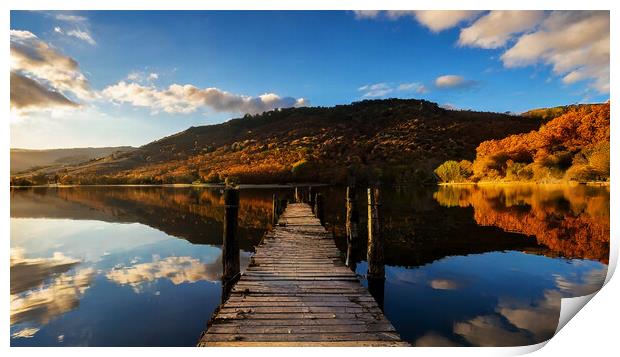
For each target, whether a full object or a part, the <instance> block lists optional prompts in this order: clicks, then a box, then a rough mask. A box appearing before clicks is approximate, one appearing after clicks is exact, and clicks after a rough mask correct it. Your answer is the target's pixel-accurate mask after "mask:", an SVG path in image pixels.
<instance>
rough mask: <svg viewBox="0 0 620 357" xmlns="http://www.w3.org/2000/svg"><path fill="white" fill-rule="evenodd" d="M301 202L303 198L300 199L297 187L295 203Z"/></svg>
mask: <svg viewBox="0 0 620 357" xmlns="http://www.w3.org/2000/svg"><path fill="white" fill-rule="evenodd" d="M299 202H301V198H300V197H299V190H298V189H297V186H295V203H299Z"/></svg>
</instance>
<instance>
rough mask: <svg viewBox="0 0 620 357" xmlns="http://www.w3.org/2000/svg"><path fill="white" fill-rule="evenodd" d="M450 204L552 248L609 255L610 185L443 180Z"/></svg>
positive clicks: (442, 198)
mask: <svg viewBox="0 0 620 357" xmlns="http://www.w3.org/2000/svg"><path fill="white" fill-rule="evenodd" d="M433 197H434V198H435V199H436V200H437V202H439V203H440V204H441V205H442V206H445V207H454V206H457V207H473V209H474V219H475V220H476V223H477V224H478V225H481V226H494V227H498V228H501V229H502V230H504V231H506V232H515V233H521V234H526V235H528V236H534V237H536V240H537V241H538V243H539V244H541V245H544V246H545V247H546V248H548V249H549V251H548V252H546V253H547V254H556V255H559V256H563V257H575V258H586V259H596V260H599V261H601V262H603V263H605V264H607V262H608V261H609V236H610V235H609V208H610V206H609V186H606V187H591V186H584V185H579V186H573V187H570V186H551V187H548V186H547V187H541V186H536V185H514V186H506V185H505V186H488V187H487V186H485V187H472V186H441V187H440V188H439V190H438V191H437V192H436V193H435V194H434V196H433Z"/></svg>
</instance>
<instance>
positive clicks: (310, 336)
mask: <svg viewBox="0 0 620 357" xmlns="http://www.w3.org/2000/svg"><path fill="white" fill-rule="evenodd" d="M357 340H375V341H400V337H399V336H398V334H396V333H394V332H373V333H368V332H351V333H330V334H317V333H297V334H211V333H206V334H205V335H204V336H203V341H205V342H211V341H256V342H261V341H295V342H300V341H357Z"/></svg>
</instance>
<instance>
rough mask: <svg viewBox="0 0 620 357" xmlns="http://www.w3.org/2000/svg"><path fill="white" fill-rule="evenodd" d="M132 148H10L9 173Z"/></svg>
mask: <svg viewBox="0 0 620 357" xmlns="http://www.w3.org/2000/svg"><path fill="white" fill-rule="evenodd" d="M133 149H134V148H133V147H131V146H117V147H101V148H91V147H89V148H73V149H49V150H30V149H11V173H12V174H13V173H19V172H23V171H32V170H36V169H41V168H44V167H47V168H53V169H58V168H60V167H62V166H67V165H77V164H80V163H82V162H85V161H88V160H92V159H98V158H101V157H104V156H108V155H111V154H113V153H115V152H126V151H131V150H133Z"/></svg>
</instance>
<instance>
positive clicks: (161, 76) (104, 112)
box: [11, 11, 609, 148]
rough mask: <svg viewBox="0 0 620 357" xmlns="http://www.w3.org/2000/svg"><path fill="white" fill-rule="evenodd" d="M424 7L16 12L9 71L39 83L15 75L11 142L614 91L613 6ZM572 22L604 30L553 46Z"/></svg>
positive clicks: (126, 138) (116, 140)
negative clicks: (373, 102)
mask: <svg viewBox="0 0 620 357" xmlns="http://www.w3.org/2000/svg"><path fill="white" fill-rule="evenodd" d="M431 15H433V16H430V15H429V14H419V13H405V12H391V13H390V12H383V13H382V12H379V13H377V12H367V13H355V12H352V11H348V12H345V11H299V12H281V11H277V12H276V11H260V12H255V11H227V12H215V11H211V12H210V11H187V12H169V11H156V12H148V11H136V12H134V11H118V12H105V11H104V12H97V11H84V12H16V11H12V12H11V29H12V30H16V31H19V32H15V33H14V32H12V34H11V45H12V49H11V56H12V57H11V58H12V67H11V71H14V72H16V73H17V74H19V75H20V76H22V77H19V78H20V79H23V78H24V77H25V79H23V80H24V81H26V82H25V83H26V84H28V85H33V84H32V83H31V81H28V80H29V79H32V80H34V81H36V82H37V83H38V84H39V85H40V86H41V87H43V88H44V89H42V91H43V92H42V94H41V100H39V101H37V102H36V103H34V102H33V101H29V100H28V98H25V99H23V98H22V101H21V102H19V103H18V102H17V100H16V101H15V103H14V100H13V95H14V88H13V85H12V86H11V96H12V98H11V106H12V110H11V112H12V113H11V114H12V115H11V147H26V148H51V147H78V146H107V145H142V144H145V143H147V142H149V141H151V140H154V139H157V138H160V137H162V136H166V135H170V134H173V133H175V132H178V131H181V130H184V129H186V128H187V127H189V126H192V125H193V126H196V125H204V124H212V123H219V122H222V121H225V120H227V119H229V118H233V117H240V116H242V115H243V114H244V112H248V111H249V112H260V111H262V110H267V109H271V108H274V107H278V106H291V105H312V106H331V105H335V104H345V103H350V102H352V101H358V100H361V99H365V98H385V97H400V98H423V99H428V100H431V101H434V102H437V103H439V104H440V105H444V106H447V107H456V108H462V109H475V110H484V111H498V112H504V111H512V112H522V111H525V110H528V109H531V108H537V107H546V106H555V105H563V104H570V103H576V102H601V101H606V100H607V99H608V98H609V87H608V86H609V78H608V76H609V75H608V73H609V54H608V51H609V13H608V12H606V13H600V12H599V13H585V12H583V13H577V12H568V13H566V12H564V13H562V12H557V13H552V12H538V13H537V14H536V13H527V14H521V13H518V14H517V13H514V14H490V13H488V12H479V13H468V14H456V13H452V14H449V16H446V15H444V14H431ZM492 15H493V16H492ZM601 15H602V16H601ZM605 15H606V19H607V20H606V21H607V24H606V25H605V23H604V22H605ZM501 16H508V17H507V18H508V19H509V20H506V18H502V17H501ZM579 24H582V25H583V26H587V28H589V29H590V28H593V26H592V24H595V25H600V26H598V27H597V26H594V28H600V30H599V31H598V32H596V31H591V32H592V33H589V34H588V36H590V37H587V38H586V37H584V38H583V41H582V43H581V44H579V43H578V44H576V45H575V46H581V47H575V48H571V49H569V50H570V52H568V51H569V50H567V49H565V48H562V49H559V48H557V46H555V45H554V41H556V42H557V38H561V37H558V36H560V35H561V34H562V33H563V32H564V33H567V32H569V31H571V27H575V31H578V30H579V28H577V26H578V25H579ZM605 26H607V27H606V28H607V30H606V32H605ZM466 29H467V31H465V30H466ZM579 33H583V31H580V32H579ZM465 34H466V35H465ZM14 35H15V36H14ZM605 35H606V41H607V42H605ZM33 36H36V37H33ZM554 36H555V37H554ZM584 36H586V35H584ZM526 37H527V38H526ZM14 39H15V41H14ZM593 39H595V40H596V41H595V42H596V43H599V42H600V44H601V45H600V46H598V48H594V49H593V48H591V47H592V46H589V45H588V46H587V48H586V47H584V46H585V45H584V44H585V43H593ZM598 39H601V41H598ZM527 41H530V42H527ZM532 41H535V42H532ZM536 41H537V42H536ZM521 42H523V44H521ZM14 43H15V44H16V46H15V53H14V46H13V45H14ZM605 43H607V62H606V63H605ZM42 44H43V45H42ZM535 45H540V46H543V47H544V46H547V48H543V49H542V50H541V51H539V53H534V54H532V53H531V51H530V50H529V49H530V48H533V46H534V47H536V46H535ZM45 46H47V47H45ZM540 46H539V47H540ZM536 48H537V47H536ZM601 48H602V49H601ZM36 51H44V52H43V54H40V53H38V52H36ZM562 51H565V52H562ZM584 51H585V53H586V55H585V56H582V55H580V56H577V55H576V53H581V54H583V53H584ZM588 51H590V52H588ZM508 52H510V53H509V54H508V55H507V53H508ZM14 54H15V56H21V57H19V60H20V62H15V61H13V57H14ZM24 56H25V57H24ZM28 56H31V57H28ZM571 56H572V57H571ZM40 57H41V58H44V60H47V59H49V61H50V63H51V64H52V66H50V67H42V66H41V64H40V62H37V61H34V60H32V59H33V58H34V59H37V58H39V59H40ZM16 58H17V57H16ZM24 58H25V59H24ZM65 58H69V59H72V60H73V61H74V62H75V65H72V64H70V65H68V67H67V68H66V70H64V67H62V66H63V65H64V64H66V63H67V62H62V63H63V64H62V65H58V63H61V62H55V61H62V60H63V59H65ZM567 58H568V59H569V60H568V61H567V60H565V59H567ZM592 58H594V60H593V59H592ZM14 63H17V64H16V65H15V67H13V64H14ZM71 63H73V62H71ZM61 70H62V71H61ZM64 75H69V77H70V78H71V79H72V80H76V81H77V82H76V83H78V84H75V83H69V82H68V81H66V80H64V79H63V80H61V79H59V78H60V76H64ZM605 77H607V78H605ZM63 78H64V77H63ZM12 82H13V77H12ZM20 83H21V82H20ZM26 84H25V85H26ZM186 85H189V86H191V87H182V86H186ZM171 86H176V87H174V88H172V87H171ZM206 88H212V89H211V90H206ZM17 90H18V89H17V86H16V89H15V97H16V98H17V95H18V93H17ZM45 91H48V92H45ZM50 93H51V94H50ZM266 93H270V94H271V95H269V96H265V97H262V98H261V97H259V96H261V95H263V94H266ZM57 94H62V96H63V97H64V98H65V99H66V101H65V102H64V103H63V101H64V99H61V100H59V99H58V97H57ZM53 95H54V96H53ZM37 98H38V97H37ZM302 98H303V99H302ZM67 103H73V104H70V105H67ZM14 104H15V105H14Z"/></svg>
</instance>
